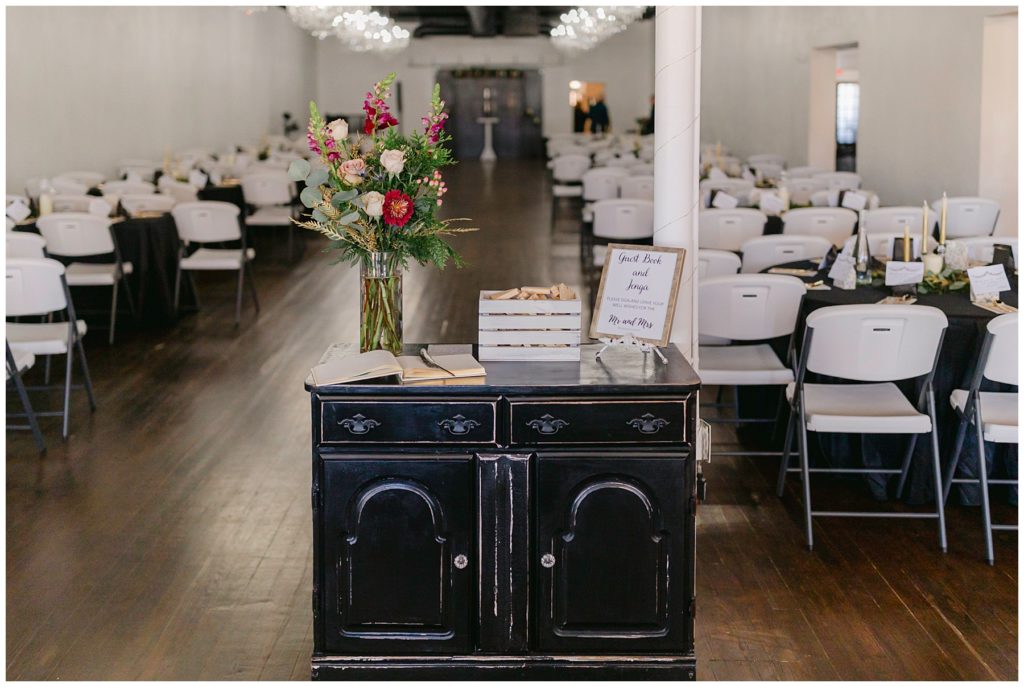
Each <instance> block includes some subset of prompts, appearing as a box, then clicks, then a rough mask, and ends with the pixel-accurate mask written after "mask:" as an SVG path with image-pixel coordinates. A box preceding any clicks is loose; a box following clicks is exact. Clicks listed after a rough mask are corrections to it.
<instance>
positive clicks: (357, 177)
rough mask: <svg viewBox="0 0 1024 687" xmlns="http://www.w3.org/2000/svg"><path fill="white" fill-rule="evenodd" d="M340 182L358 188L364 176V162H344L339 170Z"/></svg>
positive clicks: (358, 159)
mask: <svg viewBox="0 0 1024 687" xmlns="http://www.w3.org/2000/svg"><path fill="white" fill-rule="evenodd" d="M339 172H340V173H341V175H342V176H341V178H342V180H343V181H344V182H345V183H346V184H348V185H349V186H358V185H359V184H361V183H363V175H365V174H366V162H364V161H363V159H362V158H359V157H357V158H354V159H352V160H345V161H344V162H342V163H341V167H340V169H339Z"/></svg>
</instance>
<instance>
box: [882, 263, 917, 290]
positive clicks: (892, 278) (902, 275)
mask: <svg viewBox="0 0 1024 687" xmlns="http://www.w3.org/2000/svg"><path fill="white" fill-rule="evenodd" d="M922 281H924V263H923V262H902V261H898V260H890V261H889V262H887V263H885V285H886V286H905V285H907V284H920V283H921V282H922Z"/></svg>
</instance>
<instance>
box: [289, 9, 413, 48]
mask: <svg viewBox="0 0 1024 687" xmlns="http://www.w3.org/2000/svg"><path fill="white" fill-rule="evenodd" d="M286 10H287V12H288V16H289V17H291V20H292V21H293V22H295V24H296V25H297V26H299V27H300V28H302V29H305V30H306V31H309V32H310V33H311V34H313V35H314V36H316V37H317V38H319V39H321V40H323V39H325V38H330V37H332V36H333V37H335V38H337V39H338V40H340V41H341V42H342V43H344V44H345V45H346V46H347V47H348V48H349V49H351V50H354V51H356V52H370V51H373V52H391V51H396V50H402V49H403V48H406V47H408V45H409V32H408V31H407V30H405V29H403V28H402V27H401V26H399V25H398V24H396V23H395V22H393V21H392V20H391V19H390V18H389V17H386V16H384V15H383V14H381V13H380V12H377V11H375V10H372V9H371V8H370V7H369V6H365V5H363V6H348V5H344V6H340V5H333V6H332V5H315V6H289V7H287V8H286Z"/></svg>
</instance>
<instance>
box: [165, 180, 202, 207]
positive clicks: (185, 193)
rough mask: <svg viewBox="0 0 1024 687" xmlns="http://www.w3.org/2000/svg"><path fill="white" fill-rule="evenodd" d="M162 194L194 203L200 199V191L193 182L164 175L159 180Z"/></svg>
mask: <svg viewBox="0 0 1024 687" xmlns="http://www.w3.org/2000/svg"><path fill="white" fill-rule="evenodd" d="M157 188H158V189H159V191H160V193H161V194H162V195H165V196H168V197H170V198H173V199H174V200H175V202H178V203H194V202H196V201H197V200H199V191H198V190H197V189H196V187H195V186H193V185H192V184H190V183H188V182H185V181H178V180H177V179H172V178H171V177H166V176H162V177H160V181H158V182H157Z"/></svg>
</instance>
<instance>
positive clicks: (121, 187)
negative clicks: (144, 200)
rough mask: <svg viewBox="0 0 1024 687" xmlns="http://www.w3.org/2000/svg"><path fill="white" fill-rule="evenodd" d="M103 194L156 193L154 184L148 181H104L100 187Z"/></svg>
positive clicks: (137, 194)
mask: <svg viewBox="0 0 1024 687" xmlns="http://www.w3.org/2000/svg"><path fill="white" fill-rule="evenodd" d="M100 190H101V191H103V194H104V195H107V194H110V195H114V196H118V197H120V196H144V195H148V194H150V193H156V186H155V185H153V184H151V183H149V182H148V181H106V182H104V183H103V186H101V187H100Z"/></svg>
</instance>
